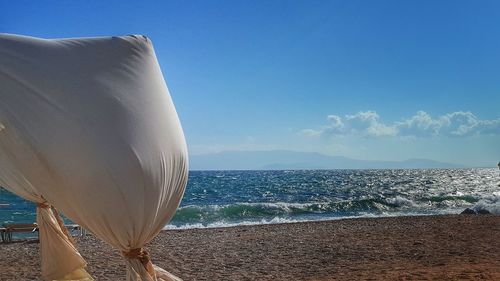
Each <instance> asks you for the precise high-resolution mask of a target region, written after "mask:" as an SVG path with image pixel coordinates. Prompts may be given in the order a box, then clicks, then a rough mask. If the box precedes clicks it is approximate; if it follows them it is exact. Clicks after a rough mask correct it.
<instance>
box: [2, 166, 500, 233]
mask: <svg viewBox="0 0 500 281" xmlns="http://www.w3.org/2000/svg"><path fill="white" fill-rule="evenodd" d="M466 208H471V209H474V210H476V211H479V210H487V211H489V212H491V213H494V214H500V173H499V170H498V169H490V168H477V169H401V170H398V169H395V170H389V169H385V170H280V171H190V173H189V180H188V184H187V187H186V191H185V194H184V198H183V199H182V202H181V205H180V207H179V208H178V210H177V213H176V214H175V216H174V218H173V219H172V221H171V222H170V223H169V224H168V225H167V226H165V228H166V229H187V228H211V227H228V226H236V225H251V224H274V223H288V222H301V221H317V220H335V219H342V218H358V217H384V216H421V215H436V214H458V213H460V212H462V211H463V210H464V209H466ZM35 216H36V213H35V205H34V204H32V203H30V202H28V201H26V200H23V199H22V198H19V197H18V196H16V195H14V194H12V193H10V192H8V191H7V190H5V189H0V224H2V223H12V222H34V221H35ZM68 222H69V220H68Z"/></svg>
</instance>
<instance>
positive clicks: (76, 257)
mask: <svg viewBox="0 0 500 281" xmlns="http://www.w3.org/2000/svg"><path fill="white" fill-rule="evenodd" d="M36 222H37V224H38V232H39V235H40V249H41V251H40V252H41V256H42V276H43V278H44V279H45V280H80V281H91V280H94V279H92V277H90V275H89V274H88V273H87V272H86V271H85V270H84V269H83V268H84V267H85V266H86V265H87V263H86V262H85V261H84V260H83V258H82V257H81V256H80V254H79V253H78V250H77V249H76V248H75V246H74V245H73V244H72V243H71V242H70V241H69V239H68V237H66V235H65V233H64V232H63V231H62V229H61V228H60V226H59V224H58V223H57V219H56V217H55V216H54V213H53V211H52V209H50V208H37V220H36ZM66 276H72V277H71V279H67V278H65V277H66Z"/></svg>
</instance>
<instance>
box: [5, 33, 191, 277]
mask: <svg viewBox="0 0 500 281" xmlns="http://www.w3.org/2000/svg"><path fill="white" fill-rule="evenodd" d="M0 123H1V125H0V165H2V166H4V165H5V166H10V169H6V170H3V169H1V170H0V181H1V182H0V183H2V184H4V185H5V187H6V188H8V189H9V190H11V191H13V192H14V193H16V194H19V195H21V196H23V195H24V194H25V192H24V189H25V186H29V188H30V189H33V190H35V191H36V193H37V194H40V195H42V196H43V198H44V199H45V200H47V202H49V203H50V204H52V205H54V206H55V207H56V208H58V209H59V210H61V211H62V212H63V213H64V214H65V215H66V216H68V217H69V218H70V219H71V220H73V221H75V222H76V223H78V224H80V225H81V226H83V227H84V228H86V229H88V230H90V231H91V232H93V233H94V234H95V235H96V236H98V237H99V238H101V239H103V240H104V241H106V242H107V243H109V244H111V245H112V246H113V247H115V248H117V249H119V250H121V251H124V252H127V251H130V250H132V249H136V248H141V247H142V246H144V244H145V243H147V242H148V241H150V240H151V239H152V238H153V237H154V236H155V235H156V234H157V233H158V232H159V231H160V230H161V229H162V228H163V227H164V226H165V225H166V224H167V222H168V221H169V220H170V219H171V217H172V216H173V215H174V213H175V210H176V208H177V206H178V204H179V203H180V200H181V198H182V195H183V193H184V188H185V185H186V181H187V173H188V172H187V171H188V167H187V165H188V162H187V148H186V143H185V140H184V135H183V132H182V128H181V126H180V122H179V119H178V117H177V113H176V110H175V108H174V105H173V103H172V100H171V98H170V94H169V92H168V90H167V87H166V84H165V81H164V79H163V76H162V73H161V70H160V67H159V65H158V62H157V60H156V56H155V53H154V50H153V47H152V44H151V41H150V40H149V39H148V38H146V37H144V36H125V37H105V38H81V39H80V38H77V39H57V40H45V39H37V38H32V37H25V36H16V35H8V34H2V35H0ZM14 152H15V155H13V156H12V155H11V156H12V157H3V155H5V154H14ZM5 162H9V163H10V164H5ZM12 183H15V184H12ZM19 186H21V188H19ZM127 264H128V266H127V268H128V271H129V274H128V275H129V276H130V277H129V280H156V277H155V276H152V277H151V278H149V277H148V276H149V275H144V274H141V272H142V271H144V267H141V266H142V264H141V263H140V262H139V261H138V260H137V259H128V260H127ZM136 273H139V275H140V276H139V275H136ZM158 279H160V278H158Z"/></svg>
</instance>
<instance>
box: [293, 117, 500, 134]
mask: <svg viewBox="0 0 500 281" xmlns="http://www.w3.org/2000/svg"><path fill="white" fill-rule="evenodd" d="M327 121H328V123H327V125H324V126H322V127H320V128H319V129H305V130H302V132H301V133H302V134H303V135H306V136H322V135H329V136H331V135H334V136H345V135H357V136H362V137H372V138H376V137H395V136H412V137H433V136H447V137H465V136H472V135H479V134H490V135H492V134H494V135H496V134H500V118H499V119H493V120H481V119H479V118H478V117H476V116H475V115H474V114H473V113H472V112H470V111H467V112H464V111H457V112H452V113H447V114H445V115H441V116H438V117H436V118H433V117H432V116H431V115H430V114H428V113H426V112H425V111H418V112H417V113H416V114H415V115H413V116H411V117H410V118H407V119H403V120H402V121H398V122H393V123H389V124H386V123H383V122H381V121H380V116H379V115H378V114H377V112H375V111H360V112H358V113H356V114H353V115H349V114H348V115H345V116H344V117H340V116H338V115H328V116H327Z"/></svg>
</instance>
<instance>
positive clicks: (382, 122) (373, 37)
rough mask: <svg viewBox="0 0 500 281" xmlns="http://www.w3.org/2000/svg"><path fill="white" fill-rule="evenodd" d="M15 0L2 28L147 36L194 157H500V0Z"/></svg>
mask: <svg viewBox="0 0 500 281" xmlns="http://www.w3.org/2000/svg"><path fill="white" fill-rule="evenodd" d="M136 2H139V1H129V2H127V1H60V2H58V1H4V0H0V10H1V11H2V16H1V17H0V32H7V33H17V34H24V35H31V36H39V37H44V38H61V37H80V36H105V35H127V34H145V35H147V36H149V37H150V38H151V39H152V40H153V43H154V45H155V49H156V53H157V56H158V59H159V61H160V64H161V66H162V70H163V73H164V75H165V79H166V81H167V83H168V85H169V89H170V92H171V94H172V97H173V99H174V102H175V104H176V107H177V110H178V113H179V115H180V118H181V122H182V125H183V128H184V131H185V134H186V138H187V141H188V145H189V149H190V153H191V154H203V153H211V152H218V151H222V150H267V149H290V150H296V151H315V152H321V153H324V154H329V155H343V156H347V157H352V158H358V159H379V160H403V159H408V158H429V159H434V160H440V161H448V162H453V163H461V164H466V165H471V166H494V165H495V164H496V162H498V161H499V160H500V109H499V107H500V67H499V66H500V17H499V16H498V11H499V10H500V2H498V1H271V0H266V1H243V0H237V1H158V2H148V1H140V3H136Z"/></svg>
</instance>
